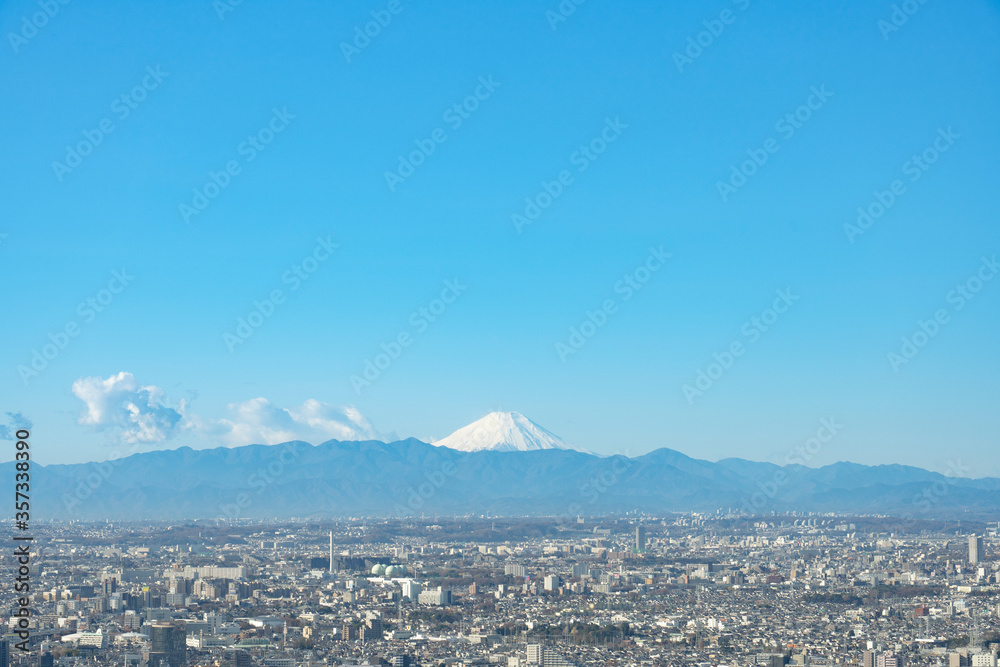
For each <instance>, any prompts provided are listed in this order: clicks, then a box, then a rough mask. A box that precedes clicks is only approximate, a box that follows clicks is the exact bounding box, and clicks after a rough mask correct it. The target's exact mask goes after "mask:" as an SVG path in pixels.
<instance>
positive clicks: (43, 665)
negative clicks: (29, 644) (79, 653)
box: [38, 651, 55, 667]
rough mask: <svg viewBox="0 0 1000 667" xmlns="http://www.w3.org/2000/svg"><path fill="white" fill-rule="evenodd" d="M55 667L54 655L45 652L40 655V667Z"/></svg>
mask: <svg viewBox="0 0 1000 667" xmlns="http://www.w3.org/2000/svg"><path fill="white" fill-rule="evenodd" d="M53 665H55V659H54V658H53V657H52V653H50V652H49V651H45V652H44V653H39V654H38V667H53Z"/></svg>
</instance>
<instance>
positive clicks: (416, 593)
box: [402, 579, 420, 602]
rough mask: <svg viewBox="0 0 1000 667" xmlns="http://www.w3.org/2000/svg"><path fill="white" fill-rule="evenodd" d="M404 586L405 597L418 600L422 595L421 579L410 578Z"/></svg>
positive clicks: (412, 600) (411, 600)
mask: <svg viewBox="0 0 1000 667" xmlns="http://www.w3.org/2000/svg"><path fill="white" fill-rule="evenodd" d="M402 587H403V597H404V598H406V599H407V600H409V601H410V602H416V601H417V600H418V599H419V597H420V582H419V581H413V580H412V579H409V580H407V581H404V582H403V584H402Z"/></svg>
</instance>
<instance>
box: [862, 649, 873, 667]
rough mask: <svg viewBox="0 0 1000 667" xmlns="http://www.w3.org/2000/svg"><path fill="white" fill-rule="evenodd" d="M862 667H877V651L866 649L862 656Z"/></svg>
mask: <svg viewBox="0 0 1000 667" xmlns="http://www.w3.org/2000/svg"><path fill="white" fill-rule="evenodd" d="M861 667H875V651H865V652H864V654H863V655H862V658H861Z"/></svg>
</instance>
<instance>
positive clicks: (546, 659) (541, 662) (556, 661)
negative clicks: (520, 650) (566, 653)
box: [528, 644, 576, 667]
mask: <svg viewBox="0 0 1000 667" xmlns="http://www.w3.org/2000/svg"><path fill="white" fill-rule="evenodd" d="M528 664H529V665H537V666H538V667H576V665H575V664H574V663H572V662H570V661H569V660H567V659H566V658H565V657H563V655H562V654H561V653H558V652H557V651H556V650H555V649H552V648H549V647H548V646H542V645H541V644H528Z"/></svg>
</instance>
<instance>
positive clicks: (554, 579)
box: [545, 574, 562, 591]
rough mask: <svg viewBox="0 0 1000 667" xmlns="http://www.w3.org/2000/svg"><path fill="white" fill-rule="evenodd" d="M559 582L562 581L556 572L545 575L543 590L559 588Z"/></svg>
mask: <svg viewBox="0 0 1000 667" xmlns="http://www.w3.org/2000/svg"><path fill="white" fill-rule="evenodd" d="M561 584H562V581H560V579H559V575H558V574H550V575H547V576H546V577H545V590H547V591H555V590H559V586H560V585H561Z"/></svg>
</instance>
